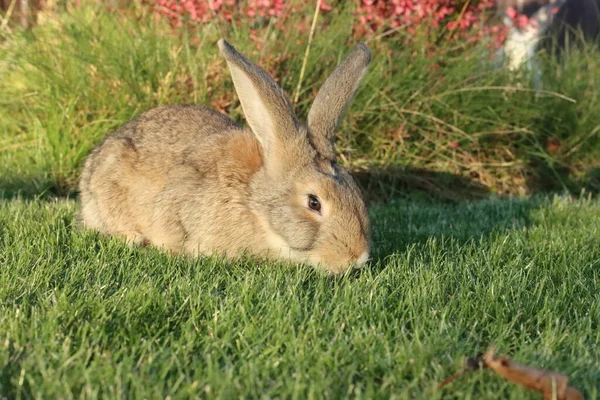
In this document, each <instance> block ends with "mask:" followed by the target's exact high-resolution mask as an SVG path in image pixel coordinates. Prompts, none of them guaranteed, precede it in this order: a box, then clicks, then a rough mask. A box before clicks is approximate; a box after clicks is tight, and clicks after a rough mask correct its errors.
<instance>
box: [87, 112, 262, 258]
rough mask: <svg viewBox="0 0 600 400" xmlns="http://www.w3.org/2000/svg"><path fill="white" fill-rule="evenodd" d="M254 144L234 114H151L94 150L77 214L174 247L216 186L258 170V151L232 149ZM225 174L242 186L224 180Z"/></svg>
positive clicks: (136, 238) (103, 227) (104, 227)
mask: <svg viewBox="0 0 600 400" xmlns="http://www.w3.org/2000/svg"><path fill="white" fill-rule="evenodd" d="M240 141H242V142H244V143H239V142H240ZM255 142H256V140H255V139H254V137H253V136H251V135H248V134H247V132H246V131H244V130H243V129H242V128H241V127H239V126H238V125H237V124H235V123H234V122H233V121H232V120H231V119H229V118H228V117H226V116H224V115H222V114H220V113H218V112H216V111H213V110H210V109H208V108H205V107H199V106H167V107H159V108H156V109H152V110H150V111H147V112H146V113H144V114H142V115H140V116H139V117H138V118H136V119H134V120H132V121H130V122H128V123H126V124H125V125H123V126H122V127H120V128H118V129H117V130H115V131H114V132H113V133H111V134H110V135H108V136H107V138H106V139H105V140H104V141H103V142H102V143H101V144H100V145H99V146H98V147H96V148H95V149H94V150H93V152H92V153H91V154H90V156H89V158H88V159H87V161H86V163H85V166H84V170H83V173H82V176H81V181H80V196H81V203H82V208H81V215H80V219H81V220H82V222H83V223H84V224H85V225H86V226H87V227H88V228H92V229H96V230H98V231H100V232H103V233H108V234H117V235H121V236H125V237H126V238H127V239H128V240H129V241H133V242H140V241H150V242H153V243H154V244H162V245H164V246H165V247H168V248H172V249H175V248H176V247H177V246H178V245H180V244H181V243H183V241H184V237H183V236H185V235H186V229H185V227H184V226H182V218H184V219H188V220H189V219H190V213H193V212H194V211H195V210H197V209H198V207H201V205H202V203H204V204H205V205H206V203H207V202H210V201H211V200H212V198H213V197H215V196H214V195H212V193H215V192H217V191H219V190H222V188H219V187H218V186H221V185H228V186H230V187H234V186H238V187H239V186H242V183H243V182H241V181H247V180H249V175H250V174H251V171H256V169H257V168H259V166H260V163H261V160H260V154H257V153H256V152H252V151H250V153H251V154H250V155H248V154H246V155H244V154H235V153H236V152H239V151H242V152H246V153H247V152H248V150H247V149H253V148H255V149H258V146H257V144H256V143H255ZM244 149H246V150H244ZM244 156H245V158H244ZM232 157H233V158H232ZM235 158H237V161H236V160H235ZM240 163H241V164H247V163H250V164H254V165H251V166H250V167H251V168H250V169H248V168H247V167H248V165H240ZM224 171H229V172H227V173H228V174H229V175H234V176H233V177H229V179H230V180H231V179H234V180H235V179H239V180H240V182H239V184H237V185H236V184H232V183H231V182H229V183H228V182H226V181H225V180H223V179H222V178H223V177H222V176H220V175H223V173H224ZM236 174H237V175H239V176H237V177H236V176H235V175H236ZM207 182H210V183H207ZM219 193H222V192H219ZM228 195H229V196H230V197H231V198H237V197H240V196H243V195H242V194H240V193H239V192H237V193H229V194H228Z"/></svg>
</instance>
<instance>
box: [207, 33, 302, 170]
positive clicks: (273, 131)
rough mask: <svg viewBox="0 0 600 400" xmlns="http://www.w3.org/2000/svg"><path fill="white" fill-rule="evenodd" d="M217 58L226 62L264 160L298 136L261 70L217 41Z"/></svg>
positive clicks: (279, 93)
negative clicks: (264, 155)
mask: <svg viewBox="0 0 600 400" xmlns="http://www.w3.org/2000/svg"><path fill="white" fill-rule="evenodd" d="M218 45H219V49H220V50H221V54H222V55H223V57H224V58H225V60H226V61H227V65H228V66H229V70H230V71H231V77H232V78H233V84H234V86H235V90H236V92H237V94H238V97H239V99H240V102H241V103H242V109H243V110H244V115H245V116H246V120H247V121H248V125H250V128H251V129H252V131H253V132H254V134H255V135H256V137H257V138H258V140H259V141H260V143H261V145H262V147H263V150H264V152H265V153H266V155H267V157H266V159H267V160H268V159H269V158H270V157H271V156H270V155H269V153H272V152H273V151H274V150H276V149H277V148H281V142H285V141H286V139H289V138H291V137H292V136H294V135H297V134H298V127H299V123H298V120H297V119H296V116H295V114H294V110H293V108H292V106H291V105H290V101H289V99H288V97H287V96H286V94H285V93H284V92H283V90H281V88H280V87H279V86H278V85H277V83H275V81H274V80H273V78H271V77H270V76H269V74H267V73H266V72H265V71H264V70H263V69H261V68H260V67H258V66H256V65H254V64H253V63H252V62H250V61H249V60H248V59H246V57H244V56H243V55H241V54H240V53H239V52H238V51H237V50H236V49H235V48H234V47H233V46H231V45H230V44H229V43H227V42H226V41H225V40H223V39H221V40H219V42H218Z"/></svg>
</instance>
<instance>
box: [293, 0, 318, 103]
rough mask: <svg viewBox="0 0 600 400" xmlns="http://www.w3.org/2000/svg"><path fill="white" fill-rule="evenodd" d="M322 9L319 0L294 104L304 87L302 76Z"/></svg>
mask: <svg viewBox="0 0 600 400" xmlns="http://www.w3.org/2000/svg"><path fill="white" fill-rule="evenodd" d="M320 9H321V0H317V7H316V8H315V15H313V20H312V24H311V26H310V32H309V34H308V44H307V45H306V51H305V52H304V59H303V60H302V68H300V77H299V78H298V86H296V94H294V104H296V103H298V97H299V96H300V89H301V88H302V78H303V77H304V70H305V69H306V62H307V61H308V55H309V54H310V45H311V44H312V40H313V36H314V34H315V28H316V27H317V17H318V16H319V10H320Z"/></svg>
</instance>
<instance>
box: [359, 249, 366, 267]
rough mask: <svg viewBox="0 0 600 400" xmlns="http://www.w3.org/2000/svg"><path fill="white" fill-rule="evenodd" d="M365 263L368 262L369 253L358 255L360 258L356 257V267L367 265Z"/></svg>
mask: <svg viewBox="0 0 600 400" xmlns="http://www.w3.org/2000/svg"><path fill="white" fill-rule="evenodd" d="M367 261H369V252H368V251H365V252H364V253H362V254H361V255H360V257H358V260H356V266H357V267H362V266H363V265H365V264H366V263H367Z"/></svg>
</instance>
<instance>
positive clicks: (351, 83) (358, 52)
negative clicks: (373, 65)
mask: <svg viewBox="0 0 600 400" xmlns="http://www.w3.org/2000/svg"><path fill="white" fill-rule="evenodd" d="M370 61H371V52H370V51H369V48H368V47H367V46H366V45H365V44H362V43H361V44H359V45H358V46H356V48H355V49H354V50H353V51H352V52H351V53H350V54H349V55H348V57H346V59H345V60H344V61H342V63H341V64H340V65H339V66H338V67H337V68H336V70H335V71H333V73H332V74H331V76H330V77H329V78H328V79H327V80H326V81H325V83H324V84H323V86H322V87H321V90H319V93H318V94H317V97H316V98H315V101H314V103H313V105H312V107H311V108H310V111H309V112H308V133H309V135H310V138H311V141H312V143H313V145H314V146H315V149H316V150H317V151H318V152H319V154H320V156H321V157H323V158H324V159H328V160H335V134H336V131H337V128H338V124H339V121H340V120H341V118H342V116H343V114H344V111H345V110H346V108H347V107H348V105H350V102H351V101H352V98H353V97H354V93H355V92H356V89H357V88H358V85H359V84H360V81H361V79H362V78H363V76H364V75H365V73H366V72H367V68H368V66H369V62H370Z"/></svg>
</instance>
